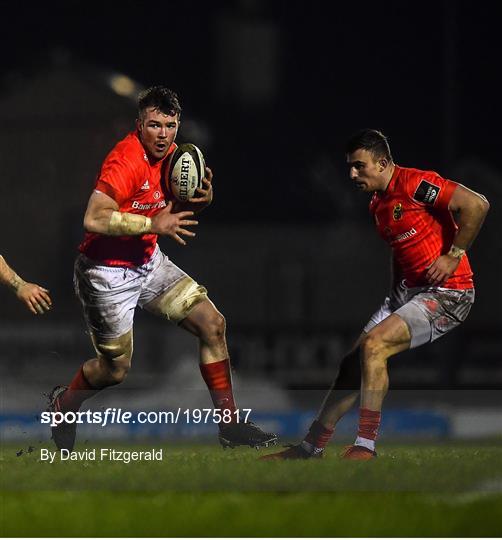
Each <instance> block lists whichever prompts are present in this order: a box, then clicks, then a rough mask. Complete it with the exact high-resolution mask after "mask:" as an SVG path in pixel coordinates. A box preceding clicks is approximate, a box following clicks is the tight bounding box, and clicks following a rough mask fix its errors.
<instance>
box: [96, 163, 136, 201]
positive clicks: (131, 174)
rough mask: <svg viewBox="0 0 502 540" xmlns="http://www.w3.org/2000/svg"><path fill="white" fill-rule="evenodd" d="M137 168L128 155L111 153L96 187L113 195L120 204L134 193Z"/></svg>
mask: <svg viewBox="0 0 502 540" xmlns="http://www.w3.org/2000/svg"><path fill="white" fill-rule="evenodd" d="M135 177H136V170H135V167H134V165H133V163H131V162H130V161H129V160H128V159H127V158H126V157H124V156H122V155H120V154H112V155H109V156H108V157H107V158H106V159H105V161H104V163H103V165H102V167H101V171H100V172H99V175H98V178H97V180H96V186H95V189H96V190H97V191H100V192H101V193H105V194H106V195H108V196H109V197H111V198H112V199H113V200H114V201H115V202H116V203H117V204H118V205H119V206H120V205H121V204H122V203H123V202H124V201H126V200H127V199H129V198H130V197H131V196H132V195H133V193H134V185H135Z"/></svg>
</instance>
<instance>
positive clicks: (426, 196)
mask: <svg viewBox="0 0 502 540" xmlns="http://www.w3.org/2000/svg"><path fill="white" fill-rule="evenodd" d="M440 191H441V188H440V187H439V186H435V185H434V184H431V183H430V182H428V181H427V180H422V181H421V182H420V185H419V186H418V187H417V189H416V191H415V193H414V195H413V198H414V199H415V200H416V201H418V202H421V203H425V204H434V203H435V201H436V199H437V198H438V196H439V192H440Z"/></svg>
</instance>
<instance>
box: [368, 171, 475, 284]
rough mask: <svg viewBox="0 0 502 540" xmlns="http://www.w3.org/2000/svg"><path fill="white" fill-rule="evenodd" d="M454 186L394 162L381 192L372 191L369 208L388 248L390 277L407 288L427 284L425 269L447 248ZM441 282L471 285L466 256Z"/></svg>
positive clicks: (451, 232)
mask: <svg viewBox="0 0 502 540" xmlns="http://www.w3.org/2000/svg"><path fill="white" fill-rule="evenodd" d="M456 186H457V184H456V183H455V182H452V181H451V180H446V179H444V178H442V177H441V176H439V174H437V173H435V172H433V171H420V170H418V169H409V168H405V167H398V166H396V168H395V170H394V174H393V175H392V178H391V181H390V183H389V185H388V186H387V189H386V190H385V192H383V193H382V192H375V193H374V194H373V198H372V199H371V202H370V213H371V214H372V215H373V217H374V219H375V223H376V226H377V229H378V232H379V234H380V236H381V237H382V238H383V239H384V240H385V241H386V242H388V243H389V245H390V246H391V248H392V254H393V259H394V281H395V282H398V281H401V280H405V284H406V286H407V287H419V286H424V285H429V283H428V282H427V281H426V279H425V274H426V273H427V268H428V267H429V266H430V265H431V264H432V263H433V262H434V261H435V260H436V259H437V258H438V257H439V256H440V255H443V254H445V253H447V252H448V251H449V249H450V247H451V245H452V243H453V238H454V236H455V232H456V230H457V225H456V224H455V221H454V220H453V216H452V214H451V212H450V211H449V210H448V203H449V202H450V199H451V197H452V195H453V192H454V190H455V188H456ZM441 287H445V288H448V289H470V288H472V287H473V282H472V270H471V267H470V265H469V260H468V258H467V255H464V256H463V257H462V259H461V261H460V264H459V265H458V267H457V269H456V270H455V273H454V274H453V275H452V276H451V277H450V278H449V279H448V280H447V281H446V282H445V283H442V284H441Z"/></svg>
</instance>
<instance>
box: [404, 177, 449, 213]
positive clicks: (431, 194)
mask: <svg viewBox="0 0 502 540" xmlns="http://www.w3.org/2000/svg"><path fill="white" fill-rule="evenodd" d="M457 185H458V184H457V183H456V182H453V181H452V180H447V179H446V178H442V177H441V176H439V174H437V173H434V172H422V173H421V174H419V175H416V176H415V175H413V176H412V177H411V178H409V180H408V182H407V188H408V193H409V195H410V197H411V198H412V199H413V200H414V201H415V202H418V203H419V204H423V205H425V206H433V207H434V208H437V209H440V210H447V209H448V204H449V203H450V200H451V197H452V195H453V192H454V191H455V188H456V187H457Z"/></svg>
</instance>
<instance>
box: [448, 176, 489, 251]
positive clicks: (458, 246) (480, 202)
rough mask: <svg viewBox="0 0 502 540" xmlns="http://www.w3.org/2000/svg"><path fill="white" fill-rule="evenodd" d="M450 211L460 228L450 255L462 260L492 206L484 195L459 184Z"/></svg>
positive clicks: (450, 203)
mask: <svg viewBox="0 0 502 540" xmlns="http://www.w3.org/2000/svg"><path fill="white" fill-rule="evenodd" d="M448 209H449V210H450V211H451V212H453V213H454V215H455V222H456V223H457V226H458V230H457V232H456V234H455V238H454V239H453V243H452V246H451V248H450V250H449V252H448V255H450V256H451V257H453V258H456V259H461V258H462V256H463V255H464V253H465V251H466V250H467V249H469V248H470V247H471V245H472V243H473V242H474V240H475V238H476V236H477V235H478V233H479V231H480V229H481V226H482V225H483V221H484V220H485V217H486V214H487V213H488V210H489V209H490V204H489V202H488V200H487V199H486V197H485V196H484V195H481V194H479V193H476V192H475V191H472V190H470V189H468V188H466V187H465V186H463V185H462V184H458V185H457V187H456V189H455V191H454V192H453V194H452V197H451V199H450V202H449V204H448Z"/></svg>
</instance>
